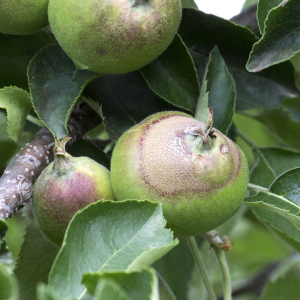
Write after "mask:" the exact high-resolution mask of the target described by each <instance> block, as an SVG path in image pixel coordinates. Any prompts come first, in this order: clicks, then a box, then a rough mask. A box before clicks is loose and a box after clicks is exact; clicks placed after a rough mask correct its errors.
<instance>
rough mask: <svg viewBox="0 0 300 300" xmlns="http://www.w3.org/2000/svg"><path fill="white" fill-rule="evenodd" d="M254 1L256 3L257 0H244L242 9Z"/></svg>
mask: <svg viewBox="0 0 300 300" xmlns="http://www.w3.org/2000/svg"><path fill="white" fill-rule="evenodd" d="M255 3H257V0H246V1H245V2H244V4H243V8H242V10H245V9H246V8H248V7H249V6H251V5H253V4H255Z"/></svg>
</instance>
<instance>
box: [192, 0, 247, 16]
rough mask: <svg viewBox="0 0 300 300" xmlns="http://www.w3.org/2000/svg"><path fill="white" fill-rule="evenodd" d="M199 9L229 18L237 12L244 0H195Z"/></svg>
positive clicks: (239, 10)
mask: <svg viewBox="0 0 300 300" xmlns="http://www.w3.org/2000/svg"><path fill="white" fill-rule="evenodd" d="M195 2H196V4H197V5H198V8H199V10H201V11H203V12H205V13H207V14H214V15H217V16H219V17H222V18H224V19H230V18H232V17H233V16H235V15H237V14H239V13H240V12H241V9H242V7H243V4H244V2H245V0H195Z"/></svg>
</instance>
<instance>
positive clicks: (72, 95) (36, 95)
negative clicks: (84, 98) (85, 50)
mask: <svg viewBox="0 0 300 300" xmlns="http://www.w3.org/2000/svg"><path fill="white" fill-rule="evenodd" d="M98 76H99V75H97V74H94V73H92V72H90V71H87V70H84V71H82V70H78V69H77V68H76V67H75V66H74V64H73V62H72V60H71V59H70V58H69V57H68V56H67V54H66V53H65V52H64V51H63V50H62V49H61V47H60V46H58V45H50V46H47V47H44V48H43V49H42V50H41V51H40V52H39V53H38V54H37V55H36V56H35V57H34V58H33V59H32V61H31V62H30V65H29V69H28V80H29V86H30V92H31V95H32V103H33V106H34V109H35V111H36V113H37V114H38V116H39V118H40V119H41V120H42V121H43V122H44V124H45V125H46V126H47V127H48V128H49V130H50V131H51V132H52V133H53V135H55V136H57V137H58V138H59V139H60V138H63V137H65V136H67V135H68V133H67V125H66V124H67V122H68V119H69V116H70V114H71V110H72V108H73V106H74V105H75V103H76V100H77V99H78V98H79V96H80V94H81V92H82V91H83V89H84V87H85V86H86V85H87V84H88V83H89V82H90V81H92V80H93V79H94V78H96V77H98Z"/></svg>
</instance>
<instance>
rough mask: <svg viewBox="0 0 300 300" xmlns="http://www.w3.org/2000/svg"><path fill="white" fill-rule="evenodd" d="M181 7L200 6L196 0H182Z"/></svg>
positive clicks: (196, 7)
mask: <svg viewBox="0 0 300 300" xmlns="http://www.w3.org/2000/svg"><path fill="white" fill-rule="evenodd" d="M181 7H182V8H195V9H198V6H197V4H196V3H195V1H194V0H181Z"/></svg>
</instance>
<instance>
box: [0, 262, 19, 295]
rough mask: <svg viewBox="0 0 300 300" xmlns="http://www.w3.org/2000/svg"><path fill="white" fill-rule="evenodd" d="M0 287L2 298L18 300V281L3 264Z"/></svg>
mask: <svg viewBox="0 0 300 300" xmlns="http://www.w3.org/2000/svg"><path fill="white" fill-rule="evenodd" d="M0 287H1V289H0V299H1V300H18V282H17V280H16V278H15V276H14V275H13V274H11V273H10V272H9V271H8V268H7V267H5V266H3V265H0Z"/></svg>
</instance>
